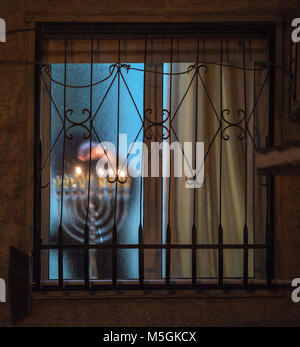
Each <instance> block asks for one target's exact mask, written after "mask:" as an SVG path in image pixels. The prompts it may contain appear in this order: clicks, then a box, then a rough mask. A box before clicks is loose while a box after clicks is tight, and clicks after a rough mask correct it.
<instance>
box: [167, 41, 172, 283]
mask: <svg viewBox="0 0 300 347" xmlns="http://www.w3.org/2000/svg"><path fill="white" fill-rule="evenodd" d="M170 40H171V42H170V44H171V47H170V50H171V51H170V85H169V93H170V94H169V108H170V109H169V112H170V115H171V114H172V112H171V110H172V74H173V35H172V36H171V39H170ZM170 119H172V117H170ZM169 124H170V125H169V134H170V139H169V142H170V143H171V140H172V136H171V123H169ZM171 187H172V156H171V153H170V177H169V200H168V225H167V230H166V286H168V287H169V286H170V284H171V281H170V277H171V248H170V244H171Z"/></svg>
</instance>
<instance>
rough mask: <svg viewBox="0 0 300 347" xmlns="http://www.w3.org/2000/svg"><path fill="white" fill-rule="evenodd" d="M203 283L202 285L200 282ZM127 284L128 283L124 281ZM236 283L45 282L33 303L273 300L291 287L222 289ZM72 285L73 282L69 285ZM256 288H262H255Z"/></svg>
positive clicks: (251, 283)
mask: <svg viewBox="0 0 300 347" xmlns="http://www.w3.org/2000/svg"><path fill="white" fill-rule="evenodd" d="M203 282H204V283H203ZM126 283H128V282H126ZM201 283H202V284H205V285H206V286H209V285H214V284H215V283H216V281H214V280H211V281H202V282H201ZM238 283H241V282H240V281H233V280H224V288H208V287H204V288H203V289H202V288H201V289H200V288H199V289H177V288H176V289H172V288H170V289H169V288H165V289H153V290H152V289H145V290H144V289H130V290H127V289H123V288H122V287H120V288H117V289H104V290H99V289H98V288H97V289H93V288H91V289H90V290H81V289H77V290H74V289H72V288H70V287H67V288H64V289H56V288H55V287H53V286H50V285H49V282H48V283H47V286H43V287H41V288H35V287H33V293H32V299H33V300H98V299H99V300H107V299H112V300H114V299H125V300H126V299H145V298H149V299H170V298H185V299H186V298H190V299H193V298H274V297H287V296H290V294H291V284H290V282H288V281H278V280H277V281H273V285H272V287H270V288H266V287H264V286H263V285H264V284H265V281H259V280H249V288H247V289H243V288H240V287H238V286H237V287H236V288H234V287H233V288H232V289H230V288H228V287H226V286H230V285H237V284H238ZM73 285H74V283H73ZM259 285H262V286H261V288H259Z"/></svg>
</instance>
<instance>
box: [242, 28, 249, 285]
mask: <svg viewBox="0 0 300 347" xmlns="http://www.w3.org/2000/svg"><path fill="white" fill-rule="evenodd" d="M243 75H244V112H245V113H244V118H245V129H244V131H245V163H244V164H245V165H244V170H245V174H244V179H245V182H244V183H245V185H244V194H245V201H244V209H245V211H244V213H245V222H244V233H243V238H244V269H243V286H244V287H247V285H248V226H247V220H248V143H247V139H248V132H247V73H246V40H245V34H244V37H243Z"/></svg>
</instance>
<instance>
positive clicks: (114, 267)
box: [112, 33, 121, 288]
mask: <svg viewBox="0 0 300 347" xmlns="http://www.w3.org/2000/svg"><path fill="white" fill-rule="evenodd" d="M120 69H121V37H120V33H119V36H118V71H117V73H118V111H117V163H116V170H115V175H116V180H115V185H116V186H115V206H114V226H113V240H112V241H113V250H112V285H113V287H114V288H115V287H116V286H117V271H118V249H117V242H118V239H117V238H118V235H117V233H118V230H117V224H116V223H117V202H118V179H119V135H120Z"/></svg>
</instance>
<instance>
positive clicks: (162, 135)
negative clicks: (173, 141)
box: [144, 108, 171, 140]
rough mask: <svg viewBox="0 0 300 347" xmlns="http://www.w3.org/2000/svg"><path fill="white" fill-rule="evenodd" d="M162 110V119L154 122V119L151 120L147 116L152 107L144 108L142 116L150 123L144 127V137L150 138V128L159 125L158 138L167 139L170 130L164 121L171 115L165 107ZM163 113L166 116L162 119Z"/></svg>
mask: <svg viewBox="0 0 300 347" xmlns="http://www.w3.org/2000/svg"><path fill="white" fill-rule="evenodd" d="M162 112H163V114H162V119H163V120H162V121H160V122H156V121H152V120H151V119H150V118H149V117H148V116H147V114H149V115H151V114H152V108H148V109H147V110H145V113H144V117H145V119H146V120H147V121H148V122H149V123H150V125H149V126H148V127H146V128H144V134H145V137H146V139H148V140H152V138H153V134H152V132H151V131H150V129H152V128H154V127H160V128H161V129H162V134H161V135H158V136H159V138H160V139H162V140H167V139H168V138H169V137H170V130H169V129H168V127H166V126H165V123H166V122H167V121H168V120H169V119H170V116H171V115H170V111H168V110H167V109H163V110H162ZM165 113H166V114H167V115H168V116H167V117H166V118H165V119H164V114H165ZM164 131H165V132H164Z"/></svg>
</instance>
